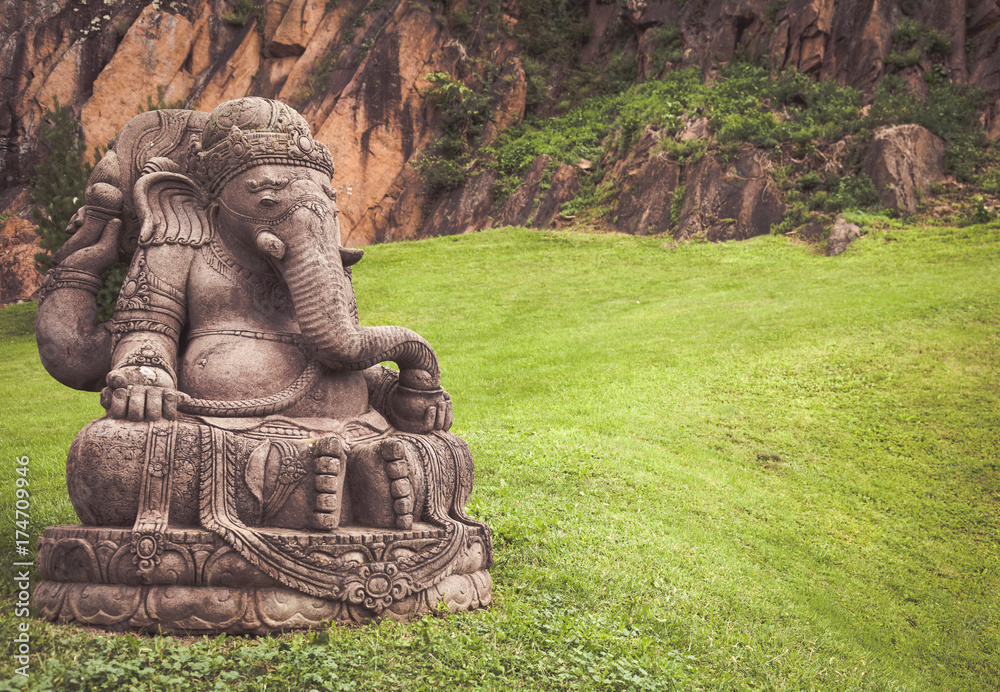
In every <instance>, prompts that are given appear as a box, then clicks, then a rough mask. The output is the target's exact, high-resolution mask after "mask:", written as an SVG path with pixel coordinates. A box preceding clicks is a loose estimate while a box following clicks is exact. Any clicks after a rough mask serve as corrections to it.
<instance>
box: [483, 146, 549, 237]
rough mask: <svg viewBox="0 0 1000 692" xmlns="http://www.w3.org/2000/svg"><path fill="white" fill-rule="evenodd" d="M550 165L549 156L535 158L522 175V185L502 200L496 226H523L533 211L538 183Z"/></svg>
mask: <svg viewBox="0 0 1000 692" xmlns="http://www.w3.org/2000/svg"><path fill="white" fill-rule="evenodd" d="M551 163H552V158H551V157H550V156H546V155H544V154H543V155H542V156H537V157H535V160H534V161H532V162H531V166H529V167H528V170H527V172H525V174H524V183H523V184H522V185H521V186H520V187H519V188H517V189H516V190H515V191H514V192H512V193H511V195H510V196H509V197H508V198H507V199H506V200H504V203H503V206H501V207H500V211H499V212H498V213H497V215H496V218H495V223H496V225H497V226H524V225H526V224H527V223H528V221H529V219H531V218H532V216H533V213H534V211H535V206H536V202H537V199H538V193H539V191H540V189H541V188H540V183H541V180H542V176H543V175H544V174H545V171H546V169H547V168H548V167H549V165H550V164H551Z"/></svg>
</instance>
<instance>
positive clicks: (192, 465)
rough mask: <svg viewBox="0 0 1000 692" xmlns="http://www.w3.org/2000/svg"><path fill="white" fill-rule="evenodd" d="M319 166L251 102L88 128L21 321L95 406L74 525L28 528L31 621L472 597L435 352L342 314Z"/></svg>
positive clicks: (373, 609) (250, 613)
mask: <svg viewBox="0 0 1000 692" xmlns="http://www.w3.org/2000/svg"><path fill="white" fill-rule="evenodd" d="M333 172H334V165H333V161H332V159H331V157H330V154H329V151H328V150H327V148H326V147H325V146H324V145H323V144H321V143H320V142H317V141H316V140H314V139H313V137H312V134H311V131H310V128H309V126H308V124H307V123H306V122H305V120H304V119H303V118H302V117H301V116H300V115H299V114H298V113H297V112H295V111H294V110H293V109H291V108H289V107H288V106H286V105H284V104H281V103H278V102H275V101H270V100H267V99H262V98H253V97H250V98H243V99H238V100H235V101H229V102H227V103H224V104H222V105H220V106H219V107H217V108H216V109H215V110H214V111H213V112H212V113H211V114H205V113H196V112H192V111H170V110H163V111H153V112H149V113H143V114H140V115H138V116H136V117H135V118H133V120H132V121H131V122H130V123H129V124H128V125H126V126H125V127H124V128H123V129H122V131H121V132H120V133H119V135H118V136H117V137H116V138H115V140H113V141H112V146H111V148H110V150H109V152H108V153H107V154H106V155H105V156H104V158H103V159H102V160H101V161H100V163H99V164H98V165H97V166H96V168H95V170H94V172H93V175H92V176H91V179H90V182H89V184H88V188H87V195H86V206H84V207H83V208H82V209H81V210H80V212H78V213H77V215H76V217H74V221H73V224H72V227H71V229H70V230H71V231H72V232H73V233H72V235H71V237H70V239H69V240H68V241H67V242H66V244H65V245H64V246H63V247H62V248H61V249H60V250H59V252H57V253H56V255H55V257H54V260H55V263H56V266H55V267H54V268H53V269H52V271H50V272H49V274H48V275H47V276H46V279H45V282H44V284H43V287H42V291H41V296H40V298H39V306H38V312H37V316H36V336H37V340H38V344H39V352H40V355H41V359H42V362H43V364H44V366H45V367H46V369H47V370H48V371H49V372H50V373H51V374H52V375H53V376H54V377H55V378H56V379H58V380H59V381H60V382H62V383H64V384H66V385H68V386H71V387H75V388H77V389H85V390H91V391H100V392H101V404H102V406H103V407H104V408H105V409H106V410H107V415H106V416H105V417H104V418H101V419H99V420H96V421H94V422H92V423H90V424H89V425H88V426H86V427H85V428H84V429H83V430H82V431H81V432H80V434H79V435H78V436H77V438H76V439H75V440H74V442H73V445H72V446H71V448H70V452H69V457H68V461H67V481H68V486H69V493H70V499H71V501H72V503H73V507H74V509H75V510H76V512H77V515H78V516H79V517H80V520H81V521H82V522H83V525H80V526H69V527H67V526H62V527H50V528H48V529H46V531H45V534H44V536H43V537H42V538H41V539H40V540H39V557H38V560H39V568H40V571H41V575H42V577H43V579H44V581H43V582H42V583H41V584H40V585H39V587H38V588H37V589H36V593H35V599H36V604H37V605H38V606H39V608H40V610H41V612H42V614H43V615H44V616H46V617H48V618H50V619H63V620H74V621H78V622H81V623H84V624H94V625H99V626H105V627H116V628H126V627H132V628H141V629H159V630H165V631H188V632H190V631H194V632H198V631H201V632H220V631H227V632H234V633H235V632H253V633H256V632H267V631H275V630H283V629H290V628H296V627H309V626H315V625H318V624H320V623H322V622H325V621H328V620H336V621H342V622H348V621H363V620H366V619H369V618H372V617H381V616H391V617H397V618H405V617H408V616H411V615H415V614H418V613H421V612H425V611H426V610H428V609H429V608H433V607H435V606H436V605H437V604H438V603H441V602H444V603H446V604H448V605H449V607H451V608H453V609H469V608H475V607H479V606H482V605H486V604H488V603H489V601H490V588H491V585H490V579H489V573H488V571H487V570H488V569H489V567H490V565H491V563H492V544H491V538H490V532H489V528H488V527H487V526H486V525H485V524H482V523H480V522H477V521H474V520H472V519H471V518H470V517H469V516H467V515H466V513H465V511H464V507H465V503H466V502H467V501H468V498H469V495H470V493H471V490H472V478H473V464H472V457H471V454H470V453H469V449H468V447H467V445H466V444H465V443H464V442H463V441H462V440H461V439H460V438H458V437H457V436H455V435H453V434H451V433H449V432H448V429H449V428H450V426H451V422H452V404H451V400H450V397H449V396H448V394H447V393H446V392H445V391H444V390H443V389H442V388H441V382H440V368H439V366H438V361H437V358H436V356H435V353H434V351H433V349H432V348H431V347H430V345H428V343H427V342H426V341H425V340H424V339H423V338H422V337H420V336H419V335H418V334H416V333H414V332H412V331H410V330H408V329H405V328H402V327H362V326H361V325H360V324H359V321H358V314H357V305H356V302H355V298H354V291H353V287H352V282H351V270H352V266H353V265H354V264H355V263H356V262H357V261H358V260H360V259H361V257H362V254H363V252H362V251H361V250H359V249H352V248H346V247H342V246H341V244H340V230H339V224H338V219H337V214H338V211H337V205H336V194H335V192H334V190H333V189H332V188H331V187H330V180H331V178H332V176H333ZM120 258H123V259H125V260H127V261H128V262H129V268H128V273H127V276H126V278H125V280H124V283H123V285H122V288H121V291H120V293H119V296H118V301H117V305H116V309H115V313H114V317H113V318H112V320H111V321H110V322H108V323H107V324H99V323H98V321H97V318H96V314H97V313H96V302H95V295H96V294H97V292H98V291H99V289H100V287H101V285H102V284H101V279H100V274H101V273H102V272H103V271H104V270H105V269H107V268H108V267H109V266H110V265H111V264H113V263H114V262H115V261H118V260H119V259H120ZM386 361H390V362H395V363H396V364H397V365H398V367H399V371H398V373H397V372H396V371H395V370H391V369H389V368H386V367H383V366H382V365H380V363H382V362H386Z"/></svg>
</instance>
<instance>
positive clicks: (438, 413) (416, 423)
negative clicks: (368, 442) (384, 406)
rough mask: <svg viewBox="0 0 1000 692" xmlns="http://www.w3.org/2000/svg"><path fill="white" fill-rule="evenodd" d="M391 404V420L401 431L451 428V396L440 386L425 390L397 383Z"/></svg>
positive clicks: (424, 431)
mask: <svg viewBox="0 0 1000 692" xmlns="http://www.w3.org/2000/svg"><path fill="white" fill-rule="evenodd" d="M391 406H392V416H391V418H392V421H391V422H392V424H393V425H395V426H396V427H397V428H399V429H400V430H402V431H403V432H408V433H420V434H424V433H429V432H431V431H432V430H445V431H447V430H448V429H449V428H451V422H452V411H451V397H450V396H449V395H448V392H446V391H444V390H443V389H441V388H440V387H438V388H437V389H433V390H429V391H425V390H421V389H410V388H409V387H404V386H402V385H397V386H396V388H395V390H394V391H393V394H392V405H391Z"/></svg>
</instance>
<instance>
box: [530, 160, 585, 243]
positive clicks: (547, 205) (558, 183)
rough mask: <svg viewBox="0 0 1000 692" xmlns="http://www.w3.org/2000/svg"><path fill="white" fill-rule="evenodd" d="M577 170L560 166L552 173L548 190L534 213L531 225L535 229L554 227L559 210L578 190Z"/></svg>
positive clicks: (566, 165) (567, 165)
mask: <svg viewBox="0 0 1000 692" xmlns="http://www.w3.org/2000/svg"><path fill="white" fill-rule="evenodd" d="M578 173H579V170H578V169H577V167H576V166H570V165H569V164H565V163H563V164H560V165H559V167H558V168H556V170H555V171H554V172H553V173H552V180H551V181H550V182H549V189H548V190H546V191H545V195H544V196H543V197H542V199H541V200H540V201H539V202H538V210H537V211H536V212H535V220H534V223H533V225H534V226H535V228H549V227H550V226H554V225H555V222H556V217H557V215H558V214H559V209H560V207H562V205H563V204H565V203H566V202H568V201H569V200H571V199H573V197H574V196H575V195H576V193H577V191H578V190H579V189H580V179H579V177H578Z"/></svg>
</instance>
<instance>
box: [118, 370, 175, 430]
mask: <svg viewBox="0 0 1000 692" xmlns="http://www.w3.org/2000/svg"><path fill="white" fill-rule="evenodd" d="M106 381H107V383H108V386H107V387H105V388H104V389H103V390H102V391H101V406H103V407H104V408H105V409H107V411H108V416H110V417H111V418H125V419H128V420H130V421H143V420H147V421H156V420H160V419H163V418H165V419H167V420H174V419H175V418H177V400H178V393H177V389H176V385H175V384H174V381H173V378H171V377H170V374H169V373H167V371H166V370H162V369H160V368H155V367H149V366H145V365H143V366H127V367H123V368H117V369H115V370H112V371H111V372H109V373H108V377H107V380H106Z"/></svg>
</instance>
